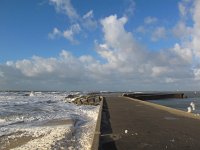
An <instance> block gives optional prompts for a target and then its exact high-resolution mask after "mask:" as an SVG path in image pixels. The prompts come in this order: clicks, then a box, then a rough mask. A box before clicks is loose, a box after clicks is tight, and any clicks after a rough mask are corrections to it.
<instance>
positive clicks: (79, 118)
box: [0, 91, 99, 150]
mask: <svg viewBox="0 0 200 150" xmlns="http://www.w3.org/2000/svg"><path fill="white" fill-rule="evenodd" d="M86 94H87V92H29V91H24V92H21V91H20V92H16V91H15V92H0V150H7V149H14V150H39V149H41V150H51V149H53V150H57V149H58V150H60V149H69V150H77V149H82V150H89V149H90V147H91V143H92V138H93V137H92V136H93V133H94V130H95V125H96V121H97V116H98V112H99V106H89V105H81V106H78V105H75V104H74V103H71V102H72V101H73V100H74V98H76V97H79V96H82V95H86ZM68 95H73V98H67V97H68Z"/></svg>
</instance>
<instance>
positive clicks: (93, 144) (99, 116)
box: [91, 97, 104, 150]
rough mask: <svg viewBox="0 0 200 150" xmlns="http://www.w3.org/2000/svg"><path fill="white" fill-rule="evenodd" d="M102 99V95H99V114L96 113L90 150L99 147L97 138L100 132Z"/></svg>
mask: <svg viewBox="0 0 200 150" xmlns="http://www.w3.org/2000/svg"><path fill="white" fill-rule="evenodd" d="M103 101H104V97H101V102H100V108H99V114H98V118H97V122H96V127H95V132H94V135H93V141H92V146H91V150H98V149H99V138H100V134H101V133H100V125H101V115H102V108H103Z"/></svg>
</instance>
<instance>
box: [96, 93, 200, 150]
mask: <svg viewBox="0 0 200 150" xmlns="http://www.w3.org/2000/svg"><path fill="white" fill-rule="evenodd" d="M99 149H101V150H114V149H118V150H165V149H169V150H179V149H180V150H199V149H200V117H198V116H194V114H189V113H186V112H183V111H179V110H175V109H172V108H168V107H164V106H160V105H157V104H152V103H149V102H144V101H139V100H134V99H131V98H127V97H119V96H107V97H106V98H105V100H104V103H103V110H102V119H101V130H100V144H99Z"/></svg>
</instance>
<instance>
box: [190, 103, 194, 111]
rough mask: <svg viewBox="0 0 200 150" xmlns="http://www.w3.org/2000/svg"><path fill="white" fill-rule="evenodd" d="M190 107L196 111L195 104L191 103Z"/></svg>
mask: <svg viewBox="0 0 200 150" xmlns="http://www.w3.org/2000/svg"><path fill="white" fill-rule="evenodd" d="M190 106H191V107H192V110H195V104H194V103H193V102H191V103H190Z"/></svg>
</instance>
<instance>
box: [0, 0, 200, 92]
mask: <svg viewBox="0 0 200 150" xmlns="http://www.w3.org/2000/svg"><path fill="white" fill-rule="evenodd" d="M199 5H200V2H199V0H168V1H160V0H154V1H153V2H150V1H147V0H108V1H100V0H87V1H80V0H34V1H27V0H20V1H17V0H12V1H11V0H1V1H0V20H1V22H0V77H1V79H0V89H1V90H8V89H13V90H24V89H25V90H26V89H27V90H191V89H192V90H198V89H199V88H200V84H199V80H200V62H199V57H200V44H199V43H198V40H200V33H199V30H200V25H199V24H200V23H199V22H200V16H199V15H198V14H199V9H200V6H199ZM50 85H54V86H50Z"/></svg>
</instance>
